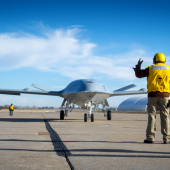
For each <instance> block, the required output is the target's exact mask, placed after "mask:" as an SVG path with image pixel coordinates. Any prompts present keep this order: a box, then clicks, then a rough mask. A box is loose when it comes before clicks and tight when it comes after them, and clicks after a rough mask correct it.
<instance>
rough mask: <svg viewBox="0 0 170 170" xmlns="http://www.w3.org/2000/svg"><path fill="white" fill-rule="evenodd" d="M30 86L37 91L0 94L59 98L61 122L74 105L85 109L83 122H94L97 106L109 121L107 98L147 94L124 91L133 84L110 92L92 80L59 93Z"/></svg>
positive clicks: (76, 84)
mask: <svg viewBox="0 0 170 170" xmlns="http://www.w3.org/2000/svg"><path fill="white" fill-rule="evenodd" d="M32 86H33V87H35V88H37V89H39V90H32V89H29V88H25V89H23V90H12V89H0V94H8V95H20V94H21V93H25V94H37V95H51V96H59V97H62V98H63V102H62V104H61V107H62V108H63V107H64V106H65V105H66V107H65V111H64V110H61V111H60V119H61V120H63V119H64V116H68V110H69V105H71V104H73V108H74V105H78V106H80V107H81V108H82V109H87V114H86V113H85V114H84V121H85V122H86V121H87V117H90V118H91V121H92V122H93V121H94V114H92V106H94V111H96V109H97V108H98V105H99V104H102V106H103V112H104V116H107V119H108V120H111V111H107V107H109V103H108V101H107V98H109V97H113V96H121V95H134V94H147V91H146V89H140V90H136V91H126V90H128V89H131V88H133V87H135V86H136V85H135V84H131V85H128V86H126V87H123V88H120V89H117V90H115V91H110V90H109V89H107V88H106V87H105V86H104V85H103V84H102V83H101V82H99V81H97V80H94V79H80V80H75V81H73V82H71V83H70V84H69V85H68V86H67V87H66V88H65V89H63V90H61V91H50V90H48V89H46V88H44V87H41V86H39V85H36V84H32ZM40 90H41V91H40ZM71 111H72V109H71Z"/></svg>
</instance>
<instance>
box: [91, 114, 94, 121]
mask: <svg viewBox="0 0 170 170" xmlns="http://www.w3.org/2000/svg"><path fill="white" fill-rule="evenodd" d="M91 122H94V114H93V113H92V114H91Z"/></svg>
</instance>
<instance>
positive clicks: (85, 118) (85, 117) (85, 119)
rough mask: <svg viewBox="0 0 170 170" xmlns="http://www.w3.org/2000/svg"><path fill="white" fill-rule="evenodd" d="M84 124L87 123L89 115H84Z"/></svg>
mask: <svg viewBox="0 0 170 170" xmlns="http://www.w3.org/2000/svg"><path fill="white" fill-rule="evenodd" d="M84 122H87V113H85V114H84Z"/></svg>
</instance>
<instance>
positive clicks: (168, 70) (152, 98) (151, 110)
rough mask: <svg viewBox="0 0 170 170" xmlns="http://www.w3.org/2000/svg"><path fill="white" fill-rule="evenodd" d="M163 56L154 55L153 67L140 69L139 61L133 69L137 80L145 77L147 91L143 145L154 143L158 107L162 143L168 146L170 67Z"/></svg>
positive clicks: (169, 136) (160, 54)
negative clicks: (145, 126)
mask: <svg viewBox="0 0 170 170" xmlns="http://www.w3.org/2000/svg"><path fill="white" fill-rule="evenodd" d="M165 61H166V60H165V55H164V54H163V53H156V54H155V56H154V58H153V63H154V65H150V66H149V67H147V68H146V69H141V64H142V62H143V61H141V59H139V61H138V64H137V65H136V67H135V68H133V69H134V71H135V75H136V77H137V78H142V77H147V89H148V125H147V129H146V140H144V143H154V138H155V133H156V124H155V120H156V110H157V108H158V106H159V109H160V118H161V133H162V135H163V141H164V142H163V143H164V144H170V133H169V93H170V66H168V65H165Z"/></svg>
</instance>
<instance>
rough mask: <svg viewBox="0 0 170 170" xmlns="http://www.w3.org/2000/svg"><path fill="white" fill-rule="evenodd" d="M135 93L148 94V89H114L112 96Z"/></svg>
mask: <svg viewBox="0 0 170 170" xmlns="http://www.w3.org/2000/svg"><path fill="white" fill-rule="evenodd" d="M135 94H147V90H146V89H144V88H143V89H140V90H134V91H113V93H112V94H111V97H112V96H123V95H135Z"/></svg>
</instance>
